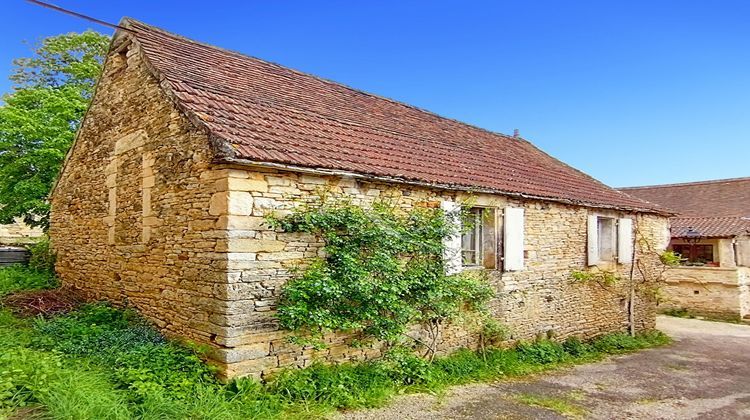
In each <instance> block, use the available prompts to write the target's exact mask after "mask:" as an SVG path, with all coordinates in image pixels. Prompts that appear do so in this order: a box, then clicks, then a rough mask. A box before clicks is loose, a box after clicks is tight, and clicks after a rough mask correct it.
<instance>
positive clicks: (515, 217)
mask: <svg viewBox="0 0 750 420" xmlns="http://www.w3.org/2000/svg"><path fill="white" fill-rule="evenodd" d="M440 207H441V208H442V209H443V211H444V212H445V215H446V217H447V218H448V219H449V222H450V223H453V224H455V225H456V229H455V232H457V233H456V234H454V235H450V236H448V237H446V238H445V242H444V245H445V255H444V258H445V268H446V272H447V273H448V274H454V273H457V272H459V271H461V270H462V269H463V268H465V267H468V268H474V267H477V268H479V267H482V268H486V269H491V270H494V269H497V268H498V267H499V265H498V264H500V263H501V262H502V266H503V268H504V269H505V271H518V270H523V268H524V209H523V208H516V207H506V208H505V209H504V210H498V209H496V208H493V207H474V208H472V209H471V210H470V211H469V217H468V220H466V219H464V220H461V219H462V218H461V217H460V215H461V206H460V204H458V203H456V202H453V201H443V202H442V203H441V204H440ZM462 223H465V224H466V225H462ZM458 232H460V234H459V233H458Z"/></svg>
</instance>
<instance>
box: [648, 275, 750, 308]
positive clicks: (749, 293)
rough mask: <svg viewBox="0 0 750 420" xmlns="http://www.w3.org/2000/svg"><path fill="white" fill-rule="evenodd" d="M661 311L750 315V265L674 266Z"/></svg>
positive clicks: (665, 289)
mask: <svg viewBox="0 0 750 420" xmlns="http://www.w3.org/2000/svg"><path fill="white" fill-rule="evenodd" d="M664 296H665V301H664V302H663V303H660V305H659V309H660V310H667V309H687V310H689V311H690V312H691V313H693V314H695V315H703V316H710V317H716V318H727V319H738V318H745V317H747V318H750V268H748V267H730V268H725V267H675V268H672V269H670V270H669V271H668V272H667V275H666V285H665V287H664Z"/></svg>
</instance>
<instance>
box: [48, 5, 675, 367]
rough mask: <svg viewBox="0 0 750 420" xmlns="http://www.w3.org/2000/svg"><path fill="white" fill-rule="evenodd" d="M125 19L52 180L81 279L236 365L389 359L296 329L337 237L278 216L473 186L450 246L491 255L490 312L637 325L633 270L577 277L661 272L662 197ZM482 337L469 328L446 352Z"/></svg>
mask: <svg viewBox="0 0 750 420" xmlns="http://www.w3.org/2000/svg"><path fill="white" fill-rule="evenodd" d="M122 25H123V26H124V27H125V28H126V29H123V30H119V31H118V32H117V33H116V34H115V36H114V38H113V42H112V46H111V48H110V51H109V54H108V57H107V60H106V63H105V66H104V72H103V75H102V77H101V80H100V81H99V84H98V87H97V89H96V94H95V96H94V98H93V102H92V105H91V108H90V109H89V111H88V113H87V116H86V118H85V120H84V122H83V123H82V128H81V130H80V132H79V133H78V136H77V139H76V141H75V144H74V146H73V147H72V149H71V151H70V153H69V156H68V157H67V159H66V162H65V164H64V167H63V170H62V173H61V175H60V178H59V181H58V184H57V185H56V187H55V189H54V192H53V195H52V213H51V227H50V236H51V238H52V241H53V245H54V247H55V250H56V252H57V255H58V259H57V271H58V273H59V275H60V277H61V279H62V280H63V282H64V283H65V284H66V285H68V286H71V287H74V288H77V289H80V290H81V291H82V292H83V293H85V294H86V295H88V296H89V297H90V298H92V299H107V300H110V301H113V302H116V303H118V304H128V305H131V306H133V307H136V308H138V309H139V310H140V311H141V312H142V313H143V314H144V315H145V316H147V317H149V318H150V319H151V320H153V321H154V322H155V323H156V325H157V326H158V327H160V328H161V329H162V330H163V331H165V332H166V333H168V334H172V335H176V336H182V337H187V338H189V339H191V340H195V341H198V342H202V343H208V344H210V345H212V346H213V347H214V349H215V351H214V352H213V359H214V360H215V362H216V363H217V364H218V365H219V366H221V368H222V370H223V372H224V374H225V375H226V376H228V377H231V376H237V375H248V374H252V375H261V374H263V373H268V372H271V371H273V370H275V369H278V368H281V367H287V366H300V367H303V366H306V365H308V364H309V363H310V362H311V361H312V360H315V359H320V360H328V361H336V360H357V359H366V358H373V357H377V356H379V355H380V354H381V350H380V348H379V347H378V346H377V345H373V346H371V347H366V348H354V347H349V346H348V345H347V340H348V338H347V337H346V336H343V335H341V336H339V335H335V336H331V337H330V339H329V341H330V345H329V346H328V347H327V348H326V349H324V350H314V349H310V348H301V347H299V346H296V345H293V344H290V343H289V342H288V341H287V340H286V337H287V336H288V334H287V333H286V332H285V331H280V330H279V327H278V322H277V320H276V318H275V316H274V312H275V309H276V303H277V297H278V296H279V294H280V292H281V290H282V288H283V286H284V284H285V282H287V281H288V280H289V279H290V278H291V277H292V276H293V275H294V274H293V269H294V268H295V267H298V266H299V265H300V264H303V263H305V262H306V261H309V260H310V259H312V258H315V257H317V256H319V255H320V253H321V248H322V246H323V244H322V243H321V241H320V239H319V238H316V237H313V236H310V235H305V234H299V233H285V232H281V231H276V230H273V229H271V228H270V227H269V226H268V224H267V223H266V219H264V216H267V215H269V214H274V213H277V214H279V213H283V212H284V211H288V210H289V209H290V208H293V207H294V206H296V205H299V204H300V203H304V202H308V201H311V200H314V199H315V197H317V196H318V192H319V191H320V190H321V189H325V190H326V192H327V194H329V196H331V197H334V198H335V197H347V198H349V199H351V200H353V201H354V202H355V203H359V204H361V205H363V206H368V205H370V204H371V203H372V202H373V201H375V200H378V199H383V198H387V199H389V200H394V201H395V202H397V203H399V204H400V206H401V207H403V208H404V209H409V208H411V207H413V206H418V205H428V206H432V207H437V206H442V207H443V208H446V209H449V208H452V207H454V206H455V205H456V203H459V202H462V201H463V200H465V199H466V198H467V197H471V199H472V202H474V203H475V206H476V207H475V210H474V211H475V212H476V213H477V214H482V215H484V217H483V218H482V220H484V221H485V222H484V223H481V224H478V225H477V226H476V227H475V230H474V231H473V232H471V233H467V235H469V236H465V237H464V238H463V240H460V241H458V240H456V241H454V240H451V241H449V243H448V246H449V248H450V249H453V250H454V251H461V252H455V253H454V255H458V257H455V256H452V257H450V261H449V264H450V265H451V267H452V269H454V270H461V269H485V270H488V272H489V281H491V284H492V286H493V287H494V288H495V290H496V292H497V297H496V298H495V299H494V300H493V301H492V303H491V310H492V313H493V314H494V316H495V317H497V318H498V319H499V320H501V321H502V322H504V323H506V324H507V325H508V326H509V327H510V329H511V331H512V334H513V336H512V338H513V339H531V338H534V337H535V336H537V335H539V334H550V335H555V336H556V337H559V338H564V337H567V336H571V335H577V336H581V337H591V336H596V335H599V334H603V333H606V332H611V331H620V330H626V329H627V328H628V326H629V325H631V322H630V319H631V317H630V316H629V313H630V311H629V307H630V305H629V303H628V302H629V296H630V295H629V293H627V290H626V289H627V287H626V286H625V284H624V283H623V284H618V285H616V286H614V287H612V288H603V287H601V286H599V285H597V284H584V283H576V282H574V281H573V280H572V279H571V273H572V272H573V271H578V270H598V269H599V270H601V269H606V270H611V271H614V272H617V273H619V274H621V275H622V276H623V277H627V273H629V272H630V266H631V261H632V258H633V256H635V258H636V259H638V261H639V262H641V263H642V265H643V266H644V267H647V268H648V267H653V266H654V264H655V261H656V258H655V252H654V251H655V250H656V251H658V250H659V249H663V248H664V247H665V246H666V243H667V240H668V235H667V233H668V229H667V223H668V219H667V218H666V217H665V216H664V213H663V212H662V211H660V210H658V209H655V208H654V206H653V205H651V204H650V203H647V202H644V201H642V200H640V199H637V198H633V197H630V196H628V195H627V194H624V193H621V192H618V191H615V190H613V189H611V188H609V187H607V186H605V185H603V184H601V183H599V182H598V181H596V180H594V179H593V178H591V177H589V176H587V175H585V174H583V173H581V172H579V171H577V170H575V169H573V168H571V167H569V166H567V165H565V164H563V163H562V162H560V161H558V160H556V159H554V158H552V157H550V156H549V155H546V154H545V153H543V152H542V151H540V150H539V149H537V148H536V147H534V146H533V145H532V144H531V143H529V142H528V141H526V140H524V139H522V138H520V137H518V136H506V135H502V134H496V133H492V132H489V131H485V130H482V129H479V128H476V127H472V126H470V125H466V124H463V123H461V122H458V121H454V120H450V119H447V118H443V117H440V116H438V115H435V114H432V113H429V112H426V111H424V110H421V109H418V108H415V107H412V106H408V105H404V104H402V103H398V102H395V101H392V100H389V99H385V98H381V97H378V96H374V95H371V94H367V93H364V92H360V91H357V90H354V89H351V88H349V87H346V86H343V85H341V84H337V83H334V82H330V81H327V80H323V79H320V78H317V77H314V76H310V75H307V74H303V73H300V72H297V71H294V70H290V69H287V68H284V67H282V66H279V65H276V64H272V63H268V62H265V61H262V60H259V59H256V58H251V57H247V56H244V55H241V54H237V53H234V52H231V51H227V50H223V49H220V48H216V47H213V46H209V45H205V44H201V43H197V42H194V41H191V40H188V39H185V38H182V37H179V36H177V35H173V34H170V33H167V32H165V31H162V30H160V29H157V28H154V27H151V26H147V25H145V24H143V23H140V22H136V21H133V20H129V19H125V20H123V22H122ZM471 235H474V236H471ZM636 236H637V237H638V238H639V240H638V241H633V239H634V238H635V237H636ZM471 238H481V240H476V239H474V240H472V239H471ZM634 243H635V244H636V245H637V246H636V249H633V244H634ZM644 244H648V245H647V246H646V245H644ZM462 254H463V258H462V257H461V255H462ZM650 296H651V295H650V294H649V293H647V292H646V291H645V290H642V289H640V288H639V289H638V290H637V293H636V294H635V299H634V300H633V305H632V307H633V311H632V320H633V324H634V325H635V327H636V328H637V329H648V328H652V327H653V326H654V316H655V305H654V303H653V302H652V300H651V298H650ZM475 344H476V336H475V335H473V334H472V333H471V332H470V331H467V330H465V329H463V328H462V327H461V326H460V325H457V326H453V327H452V328H451V330H450V333H448V332H447V333H446V335H445V336H444V340H443V343H442V347H441V351H446V352H447V351H450V350H451V349H455V348H458V347H461V346H467V347H472V346H474V345H475Z"/></svg>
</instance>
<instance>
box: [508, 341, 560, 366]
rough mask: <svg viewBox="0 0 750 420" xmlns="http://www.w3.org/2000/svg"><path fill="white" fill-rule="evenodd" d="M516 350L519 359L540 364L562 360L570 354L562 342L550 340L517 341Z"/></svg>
mask: <svg viewBox="0 0 750 420" xmlns="http://www.w3.org/2000/svg"><path fill="white" fill-rule="evenodd" d="M516 351H517V352H518V357H519V358H520V359H521V360H523V361H525V362H530V363H538V364H541V365H547V364H551V363H560V362H564V361H565V360H566V359H567V358H568V357H569V356H570V355H569V354H568V353H566V352H565V348H564V347H563V345H562V344H560V343H558V342H555V341H550V340H540V341H536V342H534V343H519V344H518V345H517V346H516Z"/></svg>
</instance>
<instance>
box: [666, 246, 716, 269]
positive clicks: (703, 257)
mask: <svg viewBox="0 0 750 420" xmlns="http://www.w3.org/2000/svg"><path fill="white" fill-rule="evenodd" d="M672 251H674V252H675V253H677V254H680V256H681V257H682V260H683V264H708V263H712V262H714V246H713V245H711V244H696V245H690V244H674V245H672Z"/></svg>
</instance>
